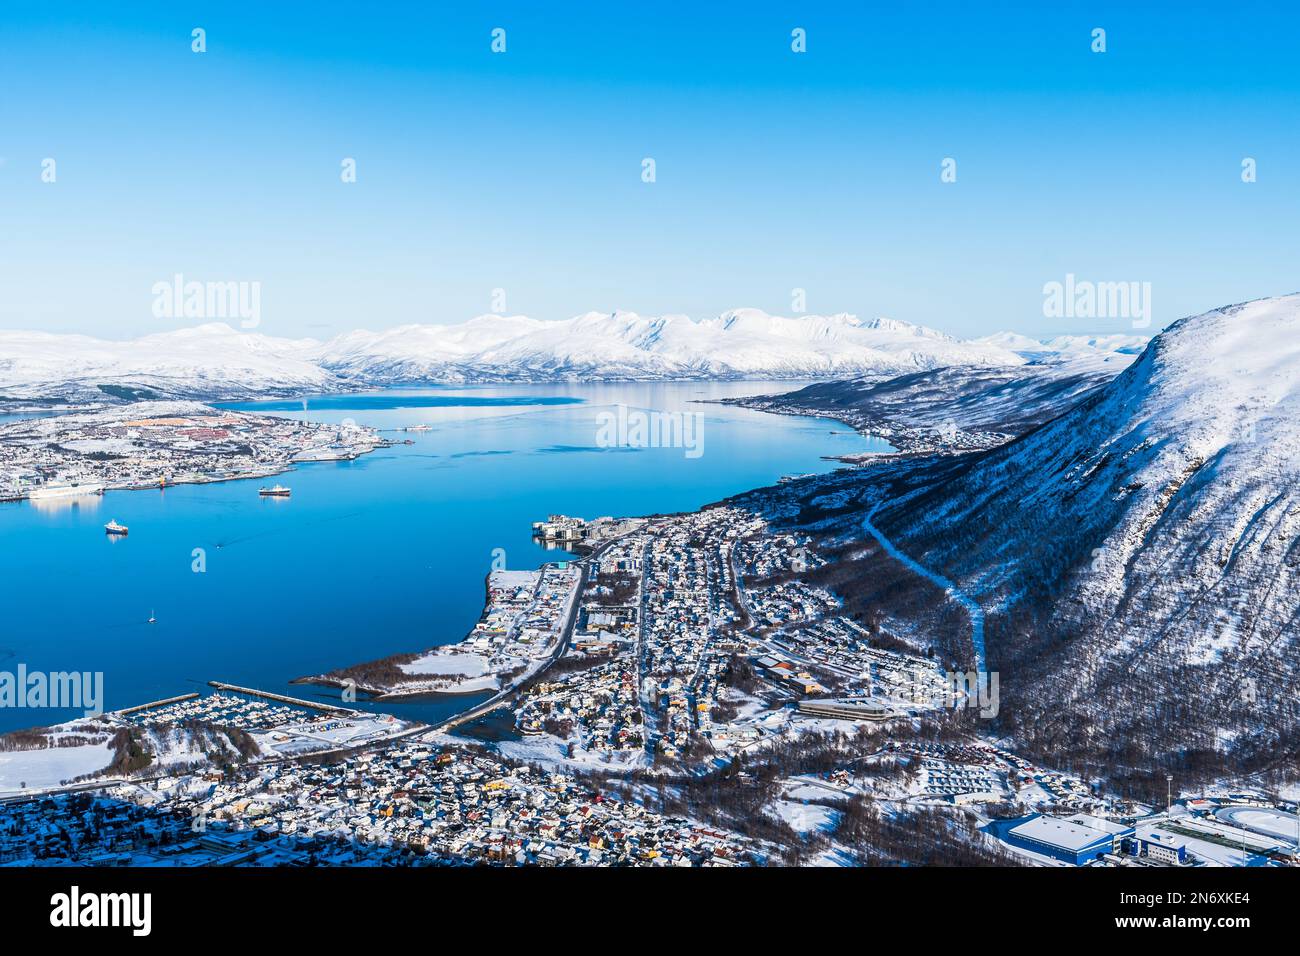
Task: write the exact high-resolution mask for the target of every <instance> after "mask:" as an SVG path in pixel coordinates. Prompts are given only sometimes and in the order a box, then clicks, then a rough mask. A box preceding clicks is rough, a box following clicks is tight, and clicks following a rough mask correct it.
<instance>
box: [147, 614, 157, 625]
mask: <svg viewBox="0 0 1300 956" xmlns="http://www.w3.org/2000/svg"><path fill="white" fill-rule="evenodd" d="M149 623H150V624H157V623H158V618H156V617H154V616H153V611H150V612H149Z"/></svg>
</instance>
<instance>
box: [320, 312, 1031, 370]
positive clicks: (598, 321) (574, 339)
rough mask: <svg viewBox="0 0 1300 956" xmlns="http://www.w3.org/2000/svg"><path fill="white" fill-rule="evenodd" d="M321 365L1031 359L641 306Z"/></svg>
mask: <svg viewBox="0 0 1300 956" xmlns="http://www.w3.org/2000/svg"><path fill="white" fill-rule="evenodd" d="M319 362H320V364H321V365H322V366H323V367H324V368H326V369H329V370H331V371H333V372H336V373H338V374H340V375H344V376H347V377H352V378H357V379H362V380H365V381H367V382H370V383H379V384H382V383H396V382H411V381H429V382H463V381H500V380H529V379H539V378H540V379H555V378H559V379H568V380H616V379H670V378H730V379H735V378H753V377H762V378H805V377H824V376H828V375H834V376H841V375H845V374H858V375H861V374H872V375H897V374H900V373H902V372H908V371H917V370H920V369H927V368H937V367H939V366H943V365H969V364H977V363H978V364H983V365H1020V364H1023V362H1024V359H1023V357H1021V356H1019V355H1017V354H1015V353H1014V352H1011V351H1009V350H1007V349H1004V348H1000V347H998V346H996V345H991V344H987V343H978V342H961V341H958V340H957V339H954V338H951V337H950V336H946V335H944V334H942V333H940V332H936V331H934V330H933V329H927V328H924V327H922V326H917V325H911V324H909V323H906V322H898V321H893V320H888V319H874V320H870V321H863V320H860V319H858V318H857V317H855V316H852V315H846V314H840V315H831V316H818V315H807V316H798V317H796V318H785V317H782V316H774V315H768V314H767V313H765V312H761V311H759V310H757V309H736V310H733V311H730V312H725V313H723V314H722V315H720V316H718V317H717V318H716V319H706V320H704V321H701V322H695V321H692V320H691V319H689V318H687V317H686V316H682V315H666V316H659V317H644V316H640V315H637V314H636V313H634V312H613V313H602V312H589V313H586V314H585V315H579V316H577V317H575V318H572V319H566V320H562V321H555V322H544V321H538V320H535V319H529V318H526V317H524V316H512V317H503V316H492V315H485V316H479V317H478V318H476V319H472V320H470V321H469V322H467V323H464V324H463V325H455V326H405V327H403V328H401V329H395V330H392V331H390V332H380V333H366V332H354V333H351V334H349V335H345V336H341V337H340V338H337V339H335V340H333V341H331V342H328V343H326V344H325V345H324V346H323V347H322V348H321V350H320V352H319Z"/></svg>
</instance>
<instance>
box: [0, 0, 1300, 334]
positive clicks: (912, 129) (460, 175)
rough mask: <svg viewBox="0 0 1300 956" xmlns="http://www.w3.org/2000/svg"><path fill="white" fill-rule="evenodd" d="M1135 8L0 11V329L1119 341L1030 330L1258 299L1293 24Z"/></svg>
mask: <svg viewBox="0 0 1300 956" xmlns="http://www.w3.org/2000/svg"><path fill="white" fill-rule="evenodd" d="M980 6H987V7H988V9H987V10H983V11H981V10H979V9H977V8H978V7H980ZM1134 6H1136V5H1135V4H1132V3H1118V4H1105V3H1086V4H1084V3H1079V4H1074V3H1024V4H1016V3H1002V4H994V3H990V4H987V5H983V4H970V3H952V4H937V3H906V2H905V3H891V4H868V3H853V4H849V3H843V4H820V3H784V4H776V3H763V2H750V3H743V4H742V3H736V4H714V3H708V4H705V3H690V4H676V3H672V2H663V0H655V2H652V3H644V4H642V3H608V2H605V3H571V2H566V3H562V4H542V3H537V2H527V3H489V2H483V3H460V4H442V3H419V4H409V5H405V4H399V3H394V4H357V3H347V4H338V5H334V4H330V3H312V4H306V3H304V4H294V3H281V2H274V3H272V2H267V0H259V2H256V3H243V2H234V0H227V2H222V3H213V4H192V3H183V2H181V3H175V2H172V3H163V2H158V3H148V4H143V3H129V2H128V3H114V4H105V3H102V2H99V3H56V4H18V3H12V2H11V3H7V4H5V6H4V10H3V13H2V14H0V327H6V328H35V329H47V330H51V331H79V332H87V333H91V334H95V335H101V336H105V337H125V336H132V335H137V334H142V333H147V332H152V331H160V330H162V329H164V328H167V327H171V326H173V325H174V324H176V323H175V321H174V320H173V321H170V322H169V321H167V320H161V319H157V318H155V317H154V316H153V314H152V312H151V309H150V306H151V303H152V296H151V292H150V289H151V287H152V286H153V284H154V283H155V282H158V281H159V280H164V279H169V278H170V277H171V276H172V275H173V274H175V273H178V272H179V273H182V274H184V275H185V276H186V278H187V279H199V280H245V281H258V282H260V283H261V284H262V327H261V329H260V331H262V332H266V333H268V334H271V335H312V336H315V337H323V336H327V335H331V334H333V333H335V332H339V331H344V330H348V329H352V328H356V327H370V328H379V327H384V326H389V325H394V324H398V323H404V322H454V321H461V320H463V319H465V318H468V317H470V316H473V315H476V314H480V313H483V312H487V311H489V309H490V307H491V299H490V296H491V293H492V290H493V289H494V288H497V287H502V288H504V289H505V290H506V292H507V306H508V309H509V311H510V312H512V313H516V312H522V313H526V314H529V315H533V316H536V317H539V318H564V317H568V316H570V315H573V314H576V313H579V312H583V311H587V310H590V309H601V310H609V309H615V308H623V309H632V310H636V311H638V312H641V313H643V314H661V313H665V312H684V313H687V314H689V315H692V316H694V317H697V318H699V317H705V316H708V315H714V314H717V313H718V312H720V311H722V310H724V309H727V308H731V307H736V306H756V307H759V308H763V309H766V310H768V311H770V312H774V313H781V314H789V312H790V290H791V289H793V288H795V287H801V288H804V289H806V290H807V304H808V309H809V310H810V311H813V312H822V313H826V312H836V311H850V312H856V313H858V314H860V315H865V316H872V315H887V316H891V317H895V318H900V319H907V320H910V321H915V322H921V323H925V324H929V325H933V326H936V327H939V328H942V329H944V330H945V331H949V332H953V333H954V334H959V335H979V334H984V333H987V332H991V331H996V330H998V329H1003V328H1012V329H1016V330H1019V331H1023V332H1027V333H1032V334H1035V335H1051V334H1058V333H1062V332H1076V331H1127V330H1128V328H1127V325H1128V324H1127V323H1126V322H1124V321H1119V320H1110V321H1102V322H1097V321H1092V322H1088V321H1083V322H1080V321H1078V320H1070V319H1048V318H1045V317H1044V316H1043V311H1042V298H1043V297H1042V286H1043V284H1044V283H1045V282H1049V281H1052V280H1061V279H1063V278H1064V276H1065V274H1066V273H1068V272H1072V273H1075V274H1076V275H1077V276H1079V277H1080V278H1085V279H1093V280H1099V281H1100V280H1139V281H1150V282H1151V283H1152V287H1153V305H1154V311H1155V320H1156V322H1155V324H1156V326H1159V325H1163V324H1165V323H1167V322H1168V321H1171V320H1173V319H1175V318H1178V317H1179V316H1181V315H1184V314H1187V313H1191V312H1197V311H1202V310H1204V309H1206V308H1210V307H1213V306H1216V305H1220V304H1224V303H1227V302H1233V301H1238V300H1241V299H1246V298H1254V297H1257V296H1262V295H1273V294H1280V293H1285V292H1292V291H1295V290H1296V289H1297V288H1300V280H1298V279H1297V278H1296V276H1297V268H1296V266H1297V258H1296V252H1297V245H1298V244H1297V240H1296V230H1297V223H1300V200H1298V198H1297V196H1298V193H1297V183H1298V182H1300V179H1298V176H1300V148H1298V147H1300V110H1298V109H1297V107H1298V106H1300V97H1298V96H1297V93H1298V92H1300V71H1297V70H1296V68H1295V53H1296V40H1295V37H1296V36H1297V32H1298V31H1300V14H1298V13H1296V12H1295V11H1294V10H1291V11H1287V10H1285V9H1284V7H1285V6H1286V5H1284V4H1274V3H1269V4H1264V3H1259V4H1255V3H1250V2H1246V3H1240V2H1238V3H1231V4H1230V3H1226V2H1225V3H1220V4H1215V5H1208V4H1207V5H1201V6H1198V5H1196V4H1185V3H1180V4H1177V5H1175V4H1172V3H1170V4H1150V5H1147V6H1148V9H1147V10H1146V11H1139V10H1133V9H1130V8H1131V7H1134ZM194 27H203V28H205V29H206V31H207V44H208V51H207V52H206V53H204V54H201V55H199V54H195V53H192V52H191V50H190V43H191V39H190V31H191V29H192V28H194ZM494 27H503V28H505V30H506V31H507V34H506V35H507V52H506V53H505V54H504V55H494V54H493V53H492V52H491V51H490V48H489V44H490V40H491V37H490V32H491V30H492V29H493V28H494ZM795 27H803V28H805V29H806V30H807V36H808V52H807V53H805V54H801V55H800V54H795V53H793V52H791V49H790V31H791V30H792V29H793V28H795ZM1094 27H1104V28H1105V29H1106V31H1107V47H1108V50H1107V52H1106V53H1105V54H1094V53H1092V52H1091V51H1090V42H1091V38H1090V31H1091V30H1092V29H1093V28H1094ZM1246 156H1250V157H1254V158H1255V159H1256V160H1257V162H1258V177H1259V181H1258V182H1256V183H1254V184H1250V185H1246V184H1243V183H1242V182H1241V179H1240V164H1241V160H1242V158H1243V157H1246ZM46 157H52V158H54V159H55V160H56V162H57V182H55V183H54V184H46V183H42V182H41V178H40V177H41V162H42V160H43V159H44V158H46ZM344 157H354V158H355V159H356V161H357V168H358V182H357V183H355V184H351V185H345V184H343V183H342V182H340V178H339V172H340V162H341V160H342V159H343V158H344ZM643 157H653V158H654V159H655V161H656V163H657V182H655V183H653V184H646V183H643V182H642V181H641V160H642V158H643ZM945 157H953V158H955V159H956V160H957V164H958V165H957V172H958V179H957V182H956V183H953V184H944V183H941V182H940V177H939V172H940V163H941V161H942V160H943V159H944V158H945Z"/></svg>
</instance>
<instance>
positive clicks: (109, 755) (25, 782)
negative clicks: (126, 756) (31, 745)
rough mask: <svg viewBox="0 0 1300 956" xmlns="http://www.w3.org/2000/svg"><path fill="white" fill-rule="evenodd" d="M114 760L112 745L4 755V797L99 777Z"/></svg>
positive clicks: (0, 787)
mask: <svg viewBox="0 0 1300 956" xmlns="http://www.w3.org/2000/svg"><path fill="white" fill-rule="evenodd" d="M112 759H113V751H112V748H111V747H109V745H108V743H107V742H105V743H100V744H83V745H81V746H78V747H47V748H45V749H43V750H17V751H2V752H0V794H5V793H15V792H18V791H19V790H40V789H45V788H48V787H57V786H60V785H62V784H64V783H66V782H68V781H70V780H72V779H74V778H76V777H80V776H83V775H85V774H88V773H95V772H97V771H100V770H103V769H104V768H105V767H107V766H108V764H109V761H111V760H112Z"/></svg>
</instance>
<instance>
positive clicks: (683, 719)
mask: <svg viewBox="0 0 1300 956" xmlns="http://www.w3.org/2000/svg"><path fill="white" fill-rule="evenodd" d="M534 531H535V533H536V535H537V537H539V538H541V539H543V540H553V541H562V542H563V543H562V545H561V546H562V547H563V548H565V549H567V550H568V551H569V552H570V553H571V554H574V555H576V557H575V558H572V559H566V560H561V561H553V562H550V563H547V564H544V565H542V567H541V568H539V569H538V570H535V571H506V570H495V571H492V572H490V573H489V574H488V576H487V579H486V600H485V606H484V611H483V614H482V617H481V618H480V620H479V622H478V623H477V624H476V625H475V627H474V629H473V630H472V631H471V632H470V634H469V635H468V636H467V637H466V638H465V639H464V640H463V641H461V642H459V643H457V644H453V645H449V646H443V647H438V648H434V649H433V650H430V651H426V652H423V653H411V654H406V655H399V656H398V657H396V658H392V659H388V660H386V661H382V662H376V663H374V664H370V665H358V667H357V668H349V669H344V670H342V671H338V672H334V673H333V674H331V675H321V676H320V677H318V678H313V679H311V681H312V682H315V683H326V684H333V685H334V686H339V687H342V688H343V689H344V693H343V695H342V699H341V702H340V703H339V704H334V703H320V702H312V701H304V700H297V699H295V698H290V697H285V696H282V695H278V694H267V693H263V692H260V691H256V690H254V689H250V688H240V687H234V686H232V685H227V684H222V683H219V682H212V687H213V688H214V689H215V690H214V692H210V693H207V694H199V693H190V694H186V695H183V696H181V697H178V698H172V699H168V700H164V701H159V702H155V703H153V704H146V705H141V706H138V707H133V708H129V709H127V710H125V711H118V712H116V713H110V714H105V715H102V716H101V717H98V718H93V719H92V718H87V719H85V720H80V721H76V722H74V723H72V724H70V725H66V726H62V727H58V728H50V729H49V730H48V731H46V732H20V733H18V734H11V735H8V736H6V737H3V738H0V863H15V864H16V863H32V862H42V861H45V860H50V861H54V860H60V861H74V862H75V861H80V862H96V863H99V864H112V863H116V864H124V865H125V864H141V863H148V864H171V865H197V864H203V865H257V866H263V865H266V866H269V865H281V864H294V865H348V864H367V865H418V864H441V865H447V864H465V863H473V864H496V865H649V866H666V865H674V866H696V865H706V866H718V865H727V866H730V865H763V864H772V863H785V864H798V865H854V864H891V863H892V864H897V863H927V862H934V860H935V859H936V856H935V854H940V855H941V856H942V858H944V859H946V860H949V861H951V862H961V863H967V864H970V863H985V864H988V863H992V864H998V865H1040V866H1102V867H1105V866H1124V867H1153V866H1173V867H1198V866H1245V865H1274V866H1279V865H1294V864H1295V862H1296V858H1297V853H1296V848H1297V841H1296V835H1297V834H1296V809H1297V808H1296V804H1295V801H1294V799H1292V798H1289V797H1282V796H1279V795H1278V794H1276V793H1269V792H1266V791H1265V790H1263V789H1260V788H1252V787H1231V788H1228V787H1218V788H1205V787H1201V788H1199V789H1198V791H1197V792H1194V793H1193V792H1176V791H1175V788H1174V785H1173V782H1172V781H1170V786H1169V794H1168V798H1167V799H1166V800H1164V801H1162V802H1160V803H1156V802H1153V801H1149V800H1148V801H1147V802H1142V801H1138V800H1134V799H1128V798H1124V797H1122V796H1120V795H1117V794H1115V793H1112V792H1109V791H1108V790H1107V788H1106V787H1105V786H1104V785H1103V784H1102V783H1101V782H1099V781H1096V780H1093V781H1088V780H1084V779H1082V778H1080V777H1079V776H1077V775H1075V774H1071V773H1067V772H1064V771H1061V770H1057V769H1053V768H1050V767H1044V766H1041V765H1039V764H1037V763H1035V762H1033V761H1030V760H1028V759H1026V758H1024V757H1022V756H1020V755H1019V754H1017V753H1015V752H1014V750H1012V749H1010V748H1009V747H1008V746H1007V745H1006V744H1005V743H1004V742H1003V741H1000V740H997V739H995V738H993V737H992V736H991V735H990V734H989V733H988V732H987V731H986V730H985V724H983V722H982V721H983V720H984V718H987V717H989V716H991V715H992V714H993V713H994V712H995V709H996V707H995V705H996V693H994V695H993V698H992V699H991V700H990V699H988V698H986V696H985V693H984V690H985V688H984V686H983V685H980V692H979V694H978V695H976V694H975V692H974V686H975V685H974V684H973V683H972V682H970V681H968V680H964V679H963V678H964V677H965V676H966V675H963V674H962V673H961V672H960V671H956V672H955V671H954V670H953V665H954V664H955V662H945V661H943V660H942V659H941V655H937V654H936V653H935V652H934V649H933V648H932V647H928V646H926V645H925V644H924V643H923V642H919V641H916V640H915V639H914V638H910V637H909V635H900V634H891V633H888V632H887V630H885V629H883V628H882V627H881V625H880V621H879V620H878V619H877V618H875V617H874V616H872V615H870V614H866V615H863V614H855V613H852V612H851V611H850V610H849V608H847V607H846V604H845V602H844V600H843V599H842V597H840V596H837V595H836V594H835V593H833V591H832V590H830V589H829V588H828V587H827V586H825V584H824V583H820V582H822V581H823V580H824V578H823V577H822V576H821V575H820V573H819V572H822V571H824V569H825V568H826V566H827V564H826V559H825V557H824V556H823V555H822V554H820V553H819V552H818V548H817V546H816V542H814V541H813V540H811V539H810V538H808V537H806V536H803V535H799V534H794V533H789V532H786V531H782V530H780V529H779V528H774V527H773V526H772V525H771V524H770V523H769V519H768V518H766V517H763V516H762V515H760V514H759V513H757V512H755V511H752V510H748V509H746V508H743V507H739V506H736V505H732V504H723V505H719V506H714V507H710V508H706V509H704V510H702V511H699V512H696V513H689V514H677V515H666V516H656V517H652V518H635V519H625V520H617V521H616V520H614V519H609V518H604V519H597V520H595V521H590V522H589V521H586V520H583V519H580V518H572V517H566V516H563V515H551V516H550V517H549V519H548V520H547V521H545V522H538V523H537V524H536V526H535V528H534ZM984 676H986V677H987V676H989V675H984ZM990 687H991V688H992V689H993V690H994V691H996V682H993V683H991V684H990ZM357 690H360V691H362V692H364V693H368V694H370V695H372V696H374V697H375V698H376V699H378V700H380V701H382V700H383V699H385V698H386V697H394V698H397V697H402V696H405V695H408V694H413V693H414V694H420V693H425V694H427V693H457V692H461V693H467V692H469V691H471V690H473V691H486V692H490V693H491V696H490V697H489V699H488V700H487V701H485V702H483V703H481V704H476V705H474V706H472V707H469V708H468V709H467V710H465V711H463V712H462V713H461V714H458V715H456V716H455V717H452V718H448V719H446V720H444V721H443V722H442V723H441V724H438V725H436V726H430V725H425V724H420V723H417V722H413V721H404V720H398V719H397V718H395V717H391V716H386V715H383V714H382V713H368V712H362V711H359V710H356V709H353V708H351V707H349V706H348V704H349V701H350V700H355V697H352V696H350V692H355V691H357ZM985 705H992V706H991V707H989V708H988V709H986V706H985ZM74 758H75V759H74ZM55 814H57V815H58V819H60V820H61V821H63V822H62V823H61V824H60V825H58V826H54V825H52V823H51V821H52V820H53V819H54V815H55Z"/></svg>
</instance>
